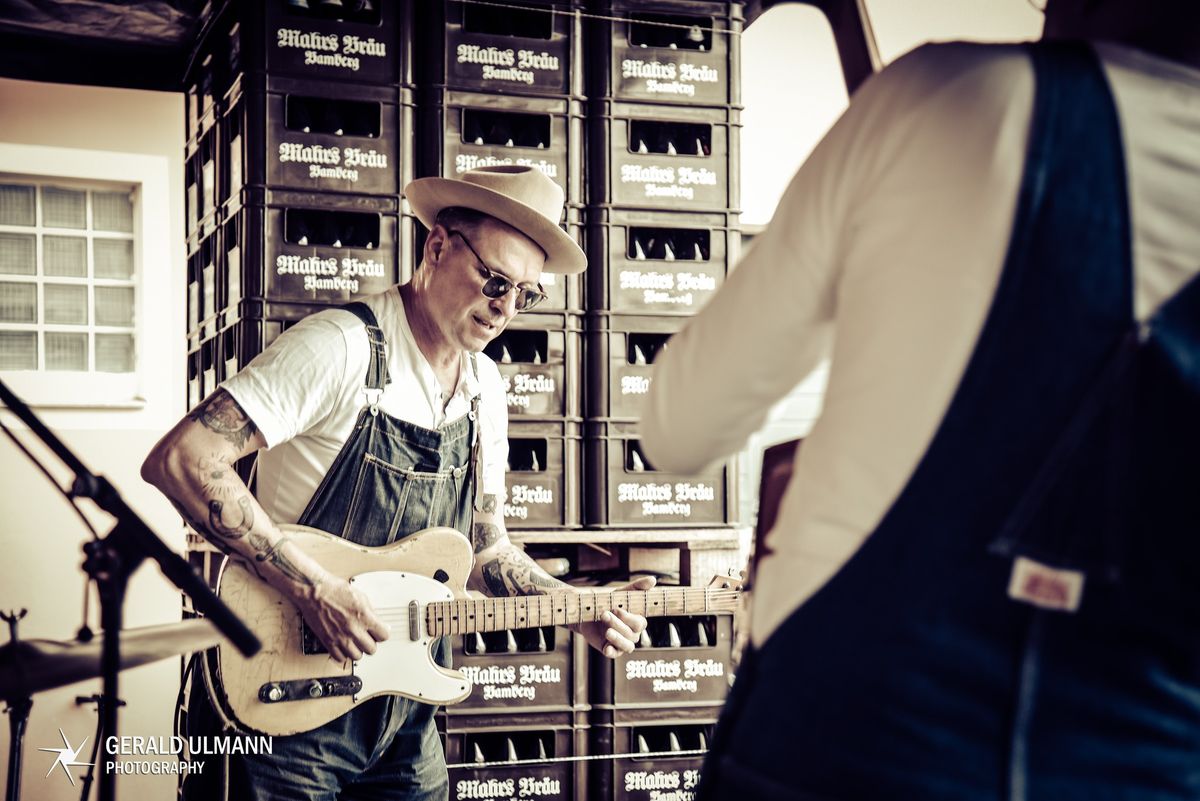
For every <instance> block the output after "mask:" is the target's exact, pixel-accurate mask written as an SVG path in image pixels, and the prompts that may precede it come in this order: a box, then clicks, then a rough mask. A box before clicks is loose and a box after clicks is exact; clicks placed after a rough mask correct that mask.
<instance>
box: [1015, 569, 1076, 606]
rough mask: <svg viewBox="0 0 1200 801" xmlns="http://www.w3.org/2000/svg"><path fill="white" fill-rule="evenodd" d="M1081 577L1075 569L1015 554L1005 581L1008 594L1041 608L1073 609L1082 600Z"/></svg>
mask: <svg viewBox="0 0 1200 801" xmlns="http://www.w3.org/2000/svg"><path fill="white" fill-rule="evenodd" d="M1084 578H1085V576H1084V574H1083V573H1081V572H1080V571H1078V570H1062V569H1059V568H1053V567H1048V566H1046V565H1043V564H1042V563H1041V562H1036V561H1034V560H1033V559H1030V558H1028V557H1025V556H1018V557H1017V558H1016V559H1015V560H1014V561H1013V569H1012V576H1011V577H1010V578H1009V580H1008V597H1009V598H1012V599H1013V600H1014V601H1022V602H1024V603H1027V604H1033V605H1034V606H1037V607H1040V608H1042V609H1051V610H1053V611H1056V612H1075V611H1078V609H1079V604H1080V602H1081V601H1082V600H1083V580H1084Z"/></svg>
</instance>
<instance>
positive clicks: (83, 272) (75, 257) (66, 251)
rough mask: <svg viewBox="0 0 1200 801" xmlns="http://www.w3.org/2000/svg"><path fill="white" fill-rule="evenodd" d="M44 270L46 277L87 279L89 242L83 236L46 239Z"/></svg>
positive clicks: (44, 242) (43, 255)
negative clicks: (58, 276) (60, 276)
mask: <svg viewBox="0 0 1200 801" xmlns="http://www.w3.org/2000/svg"><path fill="white" fill-rule="evenodd" d="M42 269H43V270H45V272H46V275H63V276H68V277H70V278H87V240H86V239H84V238H83V237H81V236H47V237H44V238H43V239H42Z"/></svg>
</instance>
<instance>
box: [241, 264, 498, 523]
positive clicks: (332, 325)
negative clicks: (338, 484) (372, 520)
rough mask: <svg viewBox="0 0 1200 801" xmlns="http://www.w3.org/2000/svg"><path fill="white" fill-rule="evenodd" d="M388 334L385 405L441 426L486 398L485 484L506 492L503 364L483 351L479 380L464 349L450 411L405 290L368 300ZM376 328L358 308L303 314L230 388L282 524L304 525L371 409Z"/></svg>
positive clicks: (267, 501)
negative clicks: (260, 442) (253, 435)
mask: <svg viewBox="0 0 1200 801" xmlns="http://www.w3.org/2000/svg"><path fill="white" fill-rule="evenodd" d="M362 300H363V301H364V302H365V303H366V304H367V305H368V306H370V307H371V311H373V312H374V313H375V317H376V318H377V320H378V321H379V327H380V328H381V329H382V330H383V334H384V338H385V339H386V340H387V354H388V373H389V377H390V379H391V382H390V383H389V384H388V385H387V387H386V388H385V390H384V392H383V395H382V398H381V400H380V403H379V409H380V411H382V412H385V413H387V414H389V415H391V416H393V417H396V418H398V419H400V420H404V421H407V422H409V423H412V424H414V425H418V426H421V427H423V428H427V429H437V428H439V427H440V426H441V425H442V424H444V423H445V422H446V421H448V420H457V419H458V418H460V417H462V416H463V415H465V414H466V413H467V412H468V411H469V409H470V407H471V403H470V401H471V398H472V397H473V396H474V395H476V394H480V396H481V397H480V403H479V410H480V416H479V425H480V447H482V449H483V490H484V492H487V493H492V494H495V495H497V496H498V497H500V498H503V497H504V491H505V489H504V473H505V469H506V465H507V463H508V406H507V401H506V399H505V390H504V380H503V378H502V377H501V376H500V371H499V370H498V369H497V368H496V365H495V363H494V362H493V361H492V360H491V359H489V358H488V357H487V356H485V355H483V354H482V353H480V354H478V355H477V356H476V362H477V363H478V367H479V378H478V380H476V378H475V375H474V373H473V372H472V370H471V367H470V363H469V360H468V358H467V355H466V354H465V353H464V354H463V364H462V370H461V371H460V375H461V378H460V379H459V384H458V387H457V388H456V389H455V392H454V395H453V397H452V398H451V399H450V403H449V405H447V406H446V407H445V409H444V410H443V405H442V402H441V395H442V387H441V385H440V384H439V383H438V380H437V377H436V376H435V375H434V372H433V368H432V367H431V366H430V364H429V362H428V361H427V360H426V359H425V356H424V354H422V353H421V351H420V349H419V348H418V347H417V343H416V340H414V339H413V336H412V331H411V329H410V328H409V324H408V318H407V316H406V315H405V312H404V302H403V300H401V297H400V292H399V288H398V287H392V288H391V289H389V290H387V291H385V292H381V293H379V294H377V295H371V296H369V297H366V298H363V299H362ZM370 350H371V349H370V345H369V343H368V342H367V332H366V326H364V325H363V323H362V322H361V321H360V320H359V319H358V317H356V316H354V315H353V314H351V313H350V312H348V311H344V310H341V309H331V310H328V311H323V312H320V313H318V314H314V315H312V316H310V317H306V318H305V319H303V320H301V321H300V322H299V323H297V324H296V325H295V326H293V327H292V328H290V329H288V330H287V331H285V332H283V334H281V335H280V336H279V337H278V338H277V339H276V340H275V341H274V342H272V343H271V345H270V346H269V347H268V348H266V350H264V351H263V353H262V354H260V355H259V356H258V357H257V358H255V359H254V360H253V361H251V362H250V364H248V365H247V366H246V367H245V368H244V369H243V370H241V371H240V372H239V373H237V374H236V375H234V376H232V377H231V378H229V379H228V380H227V381H225V382H224V383H223V384H221V386H222V387H223V388H224V389H225V390H226V391H227V392H229V394H230V395H232V396H233V398H234V400H236V401H237V402H238V404H239V405H240V406H241V407H242V409H243V410H244V411H245V412H246V414H247V415H249V417H250V419H251V420H253V421H254V424H255V425H256V426H258V428H259V430H260V431H261V432H262V434H263V437H264V438H265V439H266V441H267V448H268V449H267V450H264V451H262V452H260V454H259V461H258V492H257V498H258V500H259V502H260V503H261V504H262V506H263V509H265V510H266V512H267V514H268V515H270V516H271V519H272V520H274V521H275V522H276V523H295V522H296V521H297V520H298V519H299V518H300V515H301V514H302V513H303V512H304V509H305V507H306V506H307V505H308V502H309V500H310V499H311V498H312V495H313V493H314V492H315V491H316V488H317V486H318V485H319V484H320V482H321V479H322V478H324V476H325V474H326V473H327V472H328V471H329V467H330V465H332V464H333V460H334V458H335V457H336V456H337V454H338V452H339V451H340V450H341V449H342V445H344V444H345V442H346V440H347V439H348V438H349V436H350V433H351V431H352V430H353V428H354V423H355V421H356V420H357V419H358V414H359V412H360V411H361V410H362V409H363V408H364V407H365V406H366V405H367V397H366V394H365V393H364V391H363V386H364V382H365V380H366V375H367V365H368V364H369V362H370Z"/></svg>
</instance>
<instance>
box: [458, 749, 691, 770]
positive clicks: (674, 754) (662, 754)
mask: <svg viewBox="0 0 1200 801" xmlns="http://www.w3.org/2000/svg"><path fill="white" fill-rule="evenodd" d="M707 753H708V751H707V750H706V749H700V748H692V749H689V750H687V751H650V752H645V751H641V752H638V753H636V754H580V755H578V756H569V757H546V758H545V759H542V758H538V759H514V760H505V761H492V762H456V763H454V764H452V765H449V764H448V765H446V767H447V768H469V769H479V768H495V767H506V768H511V767H515V766H518V765H549V764H551V763H554V762H596V761H599V760H602V759H614V760H615V759H656V758H657V759H660V758H667V759H678V758H679V757H686V756H704V755H705V754H707Z"/></svg>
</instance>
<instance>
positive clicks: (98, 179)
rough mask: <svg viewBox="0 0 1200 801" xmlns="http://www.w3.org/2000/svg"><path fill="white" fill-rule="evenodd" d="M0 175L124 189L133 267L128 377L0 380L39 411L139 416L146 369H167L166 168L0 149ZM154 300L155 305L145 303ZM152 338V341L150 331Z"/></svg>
mask: <svg viewBox="0 0 1200 801" xmlns="http://www.w3.org/2000/svg"><path fill="white" fill-rule="evenodd" d="M0 173H7V174H10V175H14V176H19V177H20V179H21V180H22V181H28V182H31V183H54V182H56V181H58V182H61V183H62V184H63V185H66V186H71V185H79V186H82V185H84V184H89V183H103V184H108V185H110V186H111V185H115V184H119V185H121V186H131V187H133V191H134V198H135V200H134V207H133V263H134V282H133V283H134V354H135V356H134V369H133V372H131V373H96V372H89V373H83V372H60V371H32V370H5V371H2V372H0V378H3V380H4V382H5V383H6V384H8V386H9V387H10V388H11V389H12V390H13V391H14V392H15V393H17V395H18V396H20V397H21V398H22V400H24V401H25V402H26V403H29V404H30V405H32V406H37V407H42V408H64V409H70V408H83V409H89V408H90V409H95V408H117V409H141V408H144V407H145V406H146V403H147V398H146V395H147V386H148V383H149V379H150V377H151V376H150V371H151V368H152V367H153V366H154V365H156V364H157V365H162V364H166V363H169V360H170V352H169V345H170V337H166V336H162V333H163V332H164V329H166V328H167V326H169V322H170V318H169V315H168V314H167V313H166V311H165V309H164V306H165V305H166V304H163V303H162V302H161V301H162V299H163V298H165V297H167V296H168V295H169V293H170V287H171V282H170V276H169V274H168V273H169V267H170V265H171V263H172V259H171V240H170V231H171V225H170V222H171V218H170V208H171V203H170V195H169V183H170V180H169V178H170V166H169V163H168V160H167V158H166V157H165V156H147V155H142V154H135V153H116V152H111V151H99V150H85V149H81V148H60V147H42V146H38V145H14V144H4V143H0ZM153 298H158V299H159V302H158V303H157V304H154V303H152V299H153ZM156 331H157V332H159V333H158V334H157V335H156V334H155V332H156Z"/></svg>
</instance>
